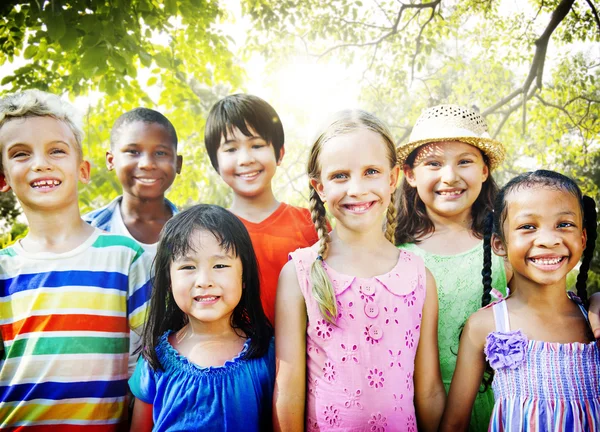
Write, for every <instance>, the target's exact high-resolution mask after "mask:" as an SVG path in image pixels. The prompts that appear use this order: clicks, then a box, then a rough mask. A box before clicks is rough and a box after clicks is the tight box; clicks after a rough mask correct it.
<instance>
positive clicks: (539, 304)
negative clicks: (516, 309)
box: [509, 272, 571, 311]
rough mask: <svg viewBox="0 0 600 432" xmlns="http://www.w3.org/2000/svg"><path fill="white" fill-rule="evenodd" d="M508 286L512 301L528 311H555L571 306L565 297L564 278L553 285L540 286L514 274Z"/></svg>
mask: <svg viewBox="0 0 600 432" xmlns="http://www.w3.org/2000/svg"><path fill="white" fill-rule="evenodd" d="M509 286H510V291H511V293H512V294H511V296H510V297H511V298H512V301H513V302H518V303H521V304H524V305H526V306H527V307H528V308H530V309H534V310H539V311H556V310H557V309H559V308H560V307H561V306H564V307H569V305H571V301H570V299H569V297H568V296H567V279H566V276H565V277H564V278H563V279H562V280H560V281H558V282H557V283H555V284H552V285H540V284H538V283H536V282H534V281H532V280H530V279H526V278H524V277H523V276H521V275H520V274H518V273H516V272H515V273H514V274H513V277H512V279H511V281H510V283H509Z"/></svg>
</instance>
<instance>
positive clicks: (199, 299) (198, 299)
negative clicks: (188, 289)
mask: <svg viewBox="0 0 600 432" xmlns="http://www.w3.org/2000/svg"><path fill="white" fill-rule="evenodd" d="M219 298H220V297H219V296H196V297H194V301H195V302H198V303H213V302H215V301H217V300H218V299H219Z"/></svg>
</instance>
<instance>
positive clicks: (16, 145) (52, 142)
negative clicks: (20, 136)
mask: <svg viewBox="0 0 600 432" xmlns="http://www.w3.org/2000/svg"><path fill="white" fill-rule="evenodd" d="M47 144H64V145H66V146H67V147H71V145H70V144H69V143H67V142H65V141H63V140H53V141H49V142H47V143H46V145H47ZM18 146H25V147H32V145H31V144H29V143H24V142H16V143H13V144H10V145H9V146H8V147H6V150H7V151H8V150H10V149H12V148H14V147H18Z"/></svg>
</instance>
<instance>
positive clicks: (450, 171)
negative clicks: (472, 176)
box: [441, 164, 458, 184]
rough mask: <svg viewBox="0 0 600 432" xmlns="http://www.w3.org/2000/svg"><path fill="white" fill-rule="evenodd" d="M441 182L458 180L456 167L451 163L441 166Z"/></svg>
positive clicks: (447, 182)
mask: <svg viewBox="0 0 600 432" xmlns="http://www.w3.org/2000/svg"><path fill="white" fill-rule="evenodd" d="M441 171H442V182H444V183H446V184H452V183H454V182H456V181H457V180H458V175H457V174H456V169H455V167H454V166H453V165H451V164H448V165H445V166H443V167H442V170H441Z"/></svg>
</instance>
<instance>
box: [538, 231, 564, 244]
mask: <svg viewBox="0 0 600 432" xmlns="http://www.w3.org/2000/svg"><path fill="white" fill-rule="evenodd" d="M561 241H562V239H561V237H560V236H559V235H558V234H557V233H556V231H555V230H554V229H552V228H544V227H541V228H538V232H537V236H536V238H535V245H536V246H539V247H546V248H551V247H554V246H558V245H559V244H560V243H561Z"/></svg>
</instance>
